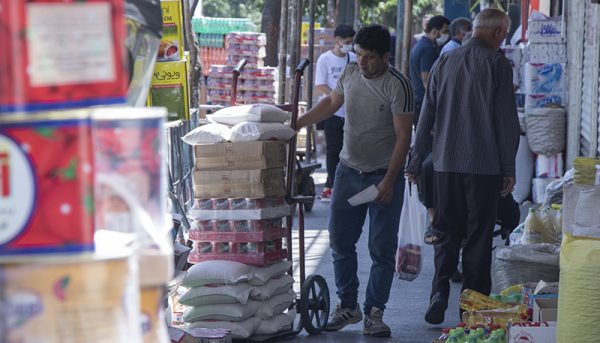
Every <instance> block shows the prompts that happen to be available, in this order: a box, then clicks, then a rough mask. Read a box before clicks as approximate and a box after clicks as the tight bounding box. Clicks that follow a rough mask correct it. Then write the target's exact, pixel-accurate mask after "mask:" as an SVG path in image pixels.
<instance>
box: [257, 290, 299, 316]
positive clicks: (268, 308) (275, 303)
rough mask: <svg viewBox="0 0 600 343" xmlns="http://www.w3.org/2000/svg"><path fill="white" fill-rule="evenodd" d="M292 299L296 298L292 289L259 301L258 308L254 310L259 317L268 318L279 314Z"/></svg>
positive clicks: (290, 303)
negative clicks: (261, 301)
mask: <svg viewBox="0 0 600 343" xmlns="http://www.w3.org/2000/svg"><path fill="white" fill-rule="evenodd" d="M294 299H296V293H295V292H294V291H293V290H289V291H288V292H287V293H284V294H279V295H276V296H274V297H273V298H271V299H269V300H267V301H265V302H263V303H261V306H260V308H259V309H258V311H257V312H256V316H257V317H259V318H261V319H268V318H271V317H273V316H276V315H278V314H281V313H283V312H284V311H285V310H286V309H287V308H289V307H290V306H291V305H292V303H293V302H294Z"/></svg>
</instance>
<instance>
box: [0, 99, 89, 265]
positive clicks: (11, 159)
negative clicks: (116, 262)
mask: <svg viewBox="0 0 600 343" xmlns="http://www.w3.org/2000/svg"><path fill="white" fill-rule="evenodd" d="M93 165H94V161H93V153H92V131H91V121H90V112H89V111H87V110H77V111H63V112H54V113H52V112H45V113H42V112H40V113H38V114H28V115H26V116H24V115H21V116H0V176H1V178H0V179H1V180H0V212H1V215H0V228H1V229H0V256H6V255H23V254H48V253H77V252H83V251H88V252H89V251H93V250H94V213H93V206H90V205H92V203H91V202H93V199H94V191H93Z"/></svg>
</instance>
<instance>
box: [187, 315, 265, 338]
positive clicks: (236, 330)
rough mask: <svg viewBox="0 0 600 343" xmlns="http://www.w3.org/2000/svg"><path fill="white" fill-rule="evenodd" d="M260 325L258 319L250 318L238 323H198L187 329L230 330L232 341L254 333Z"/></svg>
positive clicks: (190, 325)
mask: <svg viewBox="0 0 600 343" xmlns="http://www.w3.org/2000/svg"><path fill="white" fill-rule="evenodd" d="M259 325H260V318H258V317H251V318H248V319H246V320H243V321H240V322H227V321H198V322H195V323H191V324H188V326H187V328H188V329H194V328H206V329H227V330H231V336H232V338H234V339H245V338H248V337H250V336H252V335H254V333H255V332H256V329H257V328H258V326H259Z"/></svg>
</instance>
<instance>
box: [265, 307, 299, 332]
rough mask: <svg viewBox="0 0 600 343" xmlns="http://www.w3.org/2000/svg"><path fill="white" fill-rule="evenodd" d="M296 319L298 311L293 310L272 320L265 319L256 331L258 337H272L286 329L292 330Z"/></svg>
mask: <svg viewBox="0 0 600 343" xmlns="http://www.w3.org/2000/svg"><path fill="white" fill-rule="evenodd" d="M295 318H296V310H295V309H291V310H290V311H288V312H287V313H282V314H278V315H276V316H275V317H273V318H271V319H263V320H262V321H261V322H260V325H259V326H258V329H256V334H257V335H272V334H274V333H278V332H280V331H284V330H286V329H291V325H292V323H293V322H294V319H295Z"/></svg>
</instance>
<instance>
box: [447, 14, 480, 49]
mask: <svg viewBox="0 0 600 343" xmlns="http://www.w3.org/2000/svg"><path fill="white" fill-rule="evenodd" d="M471 30H473V25H472V24H471V21H470V20H469V19H468V18H464V17H460V18H456V19H454V20H453V21H452V22H451V23H450V41H449V42H448V43H447V44H446V45H444V47H443V48H442V51H441V52H440V56H441V55H443V54H445V53H447V52H448V51H451V50H454V49H456V48H459V47H460V46H461V45H462V41H463V39H464V38H465V35H466V34H467V32H469V31H471Z"/></svg>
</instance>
